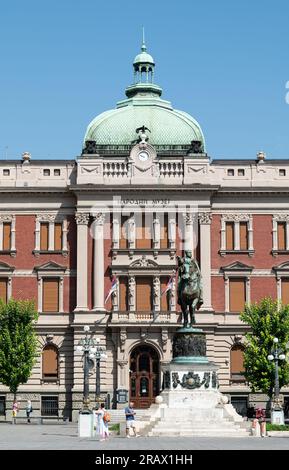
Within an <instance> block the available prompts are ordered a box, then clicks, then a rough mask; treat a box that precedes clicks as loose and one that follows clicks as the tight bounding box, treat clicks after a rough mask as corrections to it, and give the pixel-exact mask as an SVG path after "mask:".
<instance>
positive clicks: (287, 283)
mask: <svg viewBox="0 0 289 470" xmlns="http://www.w3.org/2000/svg"><path fill="white" fill-rule="evenodd" d="M281 282H282V284H281V296H282V303H283V304H289V279H282V281H281Z"/></svg>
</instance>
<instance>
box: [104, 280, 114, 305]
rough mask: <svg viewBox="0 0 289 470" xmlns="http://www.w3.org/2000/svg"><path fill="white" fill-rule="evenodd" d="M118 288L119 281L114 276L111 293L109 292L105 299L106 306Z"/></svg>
mask: <svg viewBox="0 0 289 470" xmlns="http://www.w3.org/2000/svg"><path fill="white" fill-rule="evenodd" d="M116 288H117V280H116V277H115V276H114V277H113V279H112V283H111V288H110V291H109V293H108V294H107V296H106V298H105V301H104V303H105V304H106V302H107V301H108V299H109V298H110V296H111V294H112V293H113V292H114V291H116Z"/></svg>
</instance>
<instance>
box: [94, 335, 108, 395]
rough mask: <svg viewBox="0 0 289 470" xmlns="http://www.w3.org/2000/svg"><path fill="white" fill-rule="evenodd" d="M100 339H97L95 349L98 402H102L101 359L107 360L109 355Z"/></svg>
mask: <svg viewBox="0 0 289 470" xmlns="http://www.w3.org/2000/svg"><path fill="white" fill-rule="evenodd" d="M99 343H100V338H96V347H95V353H94V354H95V355H94V357H95V368H96V400H97V401H99V400H100V361H101V359H106V358H107V355H106V354H105V348H104V347H102V346H100V344H99Z"/></svg>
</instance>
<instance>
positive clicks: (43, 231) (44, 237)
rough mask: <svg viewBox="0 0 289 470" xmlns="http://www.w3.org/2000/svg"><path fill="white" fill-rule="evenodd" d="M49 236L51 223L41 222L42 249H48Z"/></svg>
mask: <svg viewBox="0 0 289 470" xmlns="http://www.w3.org/2000/svg"><path fill="white" fill-rule="evenodd" d="M48 237H49V224H48V223H46V222H45V223H41V224H40V250H42V251H47V250H48Z"/></svg>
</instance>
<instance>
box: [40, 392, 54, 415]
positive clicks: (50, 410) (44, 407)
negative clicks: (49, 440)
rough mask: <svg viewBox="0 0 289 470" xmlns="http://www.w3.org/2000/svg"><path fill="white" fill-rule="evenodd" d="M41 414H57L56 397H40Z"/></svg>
mask: <svg viewBox="0 0 289 470" xmlns="http://www.w3.org/2000/svg"><path fill="white" fill-rule="evenodd" d="M41 416H58V397H53V396H46V397H41Z"/></svg>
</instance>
